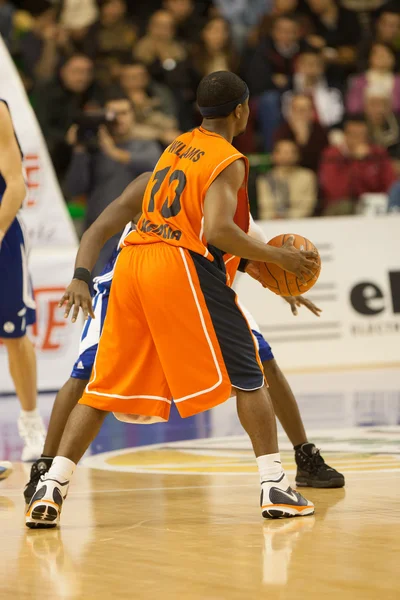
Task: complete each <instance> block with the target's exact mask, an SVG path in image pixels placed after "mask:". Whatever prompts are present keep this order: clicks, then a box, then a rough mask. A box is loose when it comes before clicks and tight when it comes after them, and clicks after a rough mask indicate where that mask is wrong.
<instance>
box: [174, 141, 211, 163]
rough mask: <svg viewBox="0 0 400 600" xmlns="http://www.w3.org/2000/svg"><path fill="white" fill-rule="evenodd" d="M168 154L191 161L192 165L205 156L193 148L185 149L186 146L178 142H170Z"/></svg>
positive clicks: (201, 151) (202, 152)
mask: <svg viewBox="0 0 400 600" xmlns="http://www.w3.org/2000/svg"><path fill="white" fill-rule="evenodd" d="M185 148H186V150H185ZM168 152H169V153H170V154H176V156H177V157H178V158H187V159H188V160H191V161H192V162H194V163H195V162H197V161H198V160H200V158H201V157H202V156H204V155H205V152H204V151H203V150H199V149H198V148H195V147H193V146H189V147H187V146H186V144H184V143H183V142H180V141H179V140H175V141H174V142H172V144H171V145H170V147H169V148H168Z"/></svg>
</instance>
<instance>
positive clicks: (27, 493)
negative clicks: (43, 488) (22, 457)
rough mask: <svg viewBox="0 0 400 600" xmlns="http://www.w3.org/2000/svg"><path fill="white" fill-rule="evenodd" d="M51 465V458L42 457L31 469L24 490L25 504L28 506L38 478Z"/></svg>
mask: <svg viewBox="0 0 400 600" xmlns="http://www.w3.org/2000/svg"><path fill="white" fill-rule="evenodd" d="M52 463H53V459H52V458H48V457H42V458H39V460H36V461H35V462H34V463H33V465H32V467H31V475H30V479H29V481H28V483H27V484H26V486H25V489H24V498H25V503H26V504H30V502H31V500H32V498H33V495H34V493H35V492H36V488H37V485H38V483H39V480H40V478H41V477H42V476H43V475H44V474H45V473H47V471H48V470H49V469H50V467H51V465H52Z"/></svg>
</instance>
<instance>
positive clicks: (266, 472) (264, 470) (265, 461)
mask: <svg viewBox="0 0 400 600" xmlns="http://www.w3.org/2000/svg"><path fill="white" fill-rule="evenodd" d="M256 460H257V465H258V471H259V473H260V481H261V482H263V481H268V480H270V479H272V480H275V479H279V477H280V476H281V475H282V473H283V472H284V471H283V468H282V463H281V455H280V454H279V452H276V453H275V454H263V456H258V457H257V458H256Z"/></svg>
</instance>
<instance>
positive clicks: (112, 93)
mask: <svg viewBox="0 0 400 600" xmlns="http://www.w3.org/2000/svg"><path fill="white" fill-rule="evenodd" d="M118 100H126V101H127V102H129V104H130V105H131V106H132V107H133V104H132V101H131V99H130V98H129V97H128V96H127V95H126V94H124V92H123V91H122V90H120V89H119V88H118V87H115V88H111V89H109V90H108V92H107V94H106V95H105V96H104V105H105V104H108V103H109V102H116V101H118Z"/></svg>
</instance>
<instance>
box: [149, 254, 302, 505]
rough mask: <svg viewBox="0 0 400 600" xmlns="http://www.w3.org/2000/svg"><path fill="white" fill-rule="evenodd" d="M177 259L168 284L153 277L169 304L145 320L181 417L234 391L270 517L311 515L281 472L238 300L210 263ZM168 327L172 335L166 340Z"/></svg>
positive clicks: (272, 419)
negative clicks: (255, 459)
mask: <svg viewBox="0 0 400 600" xmlns="http://www.w3.org/2000/svg"><path fill="white" fill-rule="evenodd" d="M165 252H166V253H168V252H169V251H168V250H165ZM179 259H180V260H181V269H179V265H178V264H177V265H176V268H175V269H174V271H173V273H172V272H171V270H170V271H169V272H168V271H167V270H166V275H165V280H164V281H163V277H161V276H158V277H157V278H154V277H153V288H154V287H155V288H156V296H157V297H161V298H168V303H165V304H154V303H149V304H148V305H147V304H146V318H147V320H148V323H149V325H150V328H151V331H152V334H153V339H154V341H155V345H156V348H157V352H158V354H159V357H160V361H161V363H162V365H163V369H164V373H165V376H166V378H167V382H168V385H169V388H170V390H171V393H172V396H173V398H174V401H175V403H176V405H177V408H178V411H179V413H180V414H181V416H184V417H186V416H191V415H193V414H196V413H198V412H202V411H204V410H207V409H209V408H212V407H213V406H216V405H217V404H220V403H221V402H224V401H225V400H227V399H228V397H229V396H230V394H231V389H232V386H233V387H234V388H235V389H236V393H237V406H238V414H239V418H240V420H241V422H242V424H243V427H244V428H245V430H246V431H247V433H248V435H249V437H250V439H251V442H252V445H253V448H254V452H255V454H256V457H257V464H258V467H259V470H260V477H261V482H262V491H263V508H262V511H263V514H264V516H265V517H278V516H280V517H284V516H295V515H296V516H301V515H306V514H311V513H312V512H314V507H313V505H312V504H311V503H309V502H308V501H307V500H306V499H305V498H303V497H302V496H301V495H300V494H297V493H296V492H294V491H293V490H291V488H290V486H289V482H288V480H287V478H286V476H285V474H284V472H283V469H282V464H281V461H280V458H279V451H278V445H277V434H276V422H275V415H274V411H273V407H272V403H271V400H270V398H269V395H268V392H267V390H266V388H265V385H264V373H263V370H262V365H261V362H260V360H259V357H258V352H257V348H256V346H255V341H254V337H253V335H252V333H251V331H250V328H249V325H248V323H247V321H246V319H245V318H244V316H243V314H242V312H241V311H240V309H239V308H238V306H237V304H236V295H235V293H234V292H233V290H231V289H230V288H229V287H228V286H227V285H226V284H225V275H224V273H223V272H222V271H221V270H220V269H218V267H217V266H215V265H214V264H213V263H211V262H210V261H208V260H207V259H205V258H203V257H201V256H199V255H194V254H191V253H189V252H185V251H183V250H180V251H179V254H178V255H174V256H173V255H172V253H171V255H170V256H169V257H168V260H167V259H165V262H166V263H167V264H169V265H172V264H173V262H174V261H177V260H179ZM182 267H183V268H182ZM154 281H156V283H154ZM153 293H154V292H153ZM172 306H177V307H178V310H176V311H173V310H172V309H171V307H172ZM181 306H182V307H184V310H180V307H181ZM167 322H168V324H169V327H171V332H173V334H172V333H171V335H167V336H166V335H165V323H167ZM276 490H278V491H276ZM279 490H280V491H279ZM288 490H289V491H288ZM272 505H273V506H274V508H271V506H272ZM289 505H290V506H289Z"/></svg>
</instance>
